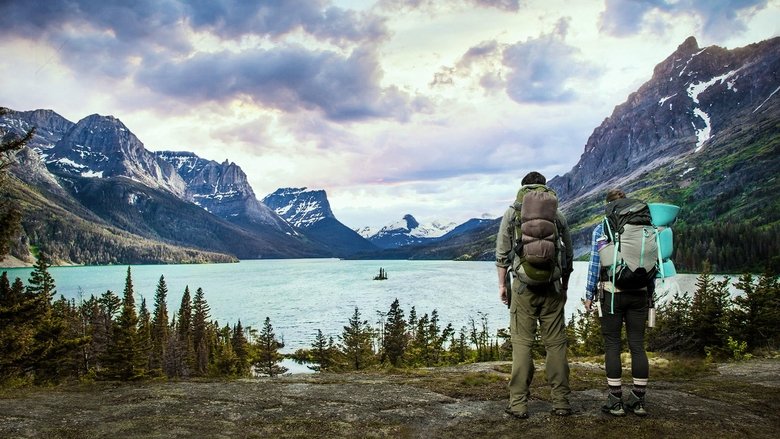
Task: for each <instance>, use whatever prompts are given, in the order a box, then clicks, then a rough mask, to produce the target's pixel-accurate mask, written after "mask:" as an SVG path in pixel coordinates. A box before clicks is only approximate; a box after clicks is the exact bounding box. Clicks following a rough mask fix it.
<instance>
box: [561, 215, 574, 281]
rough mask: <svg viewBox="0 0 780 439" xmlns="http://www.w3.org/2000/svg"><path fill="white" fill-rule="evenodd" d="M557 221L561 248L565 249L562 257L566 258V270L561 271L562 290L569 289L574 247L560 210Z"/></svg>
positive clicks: (566, 223) (572, 269) (567, 225)
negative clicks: (561, 242) (561, 243)
mask: <svg viewBox="0 0 780 439" xmlns="http://www.w3.org/2000/svg"><path fill="white" fill-rule="evenodd" d="M558 222H559V223H560V226H561V227H560V229H561V232H560V233H561V241H563V248H564V249H565V250H566V253H565V254H564V255H563V257H564V258H566V264H565V266H566V270H565V272H564V273H561V276H562V278H563V279H562V284H561V286H562V288H563V289H564V290H568V289H569V277H570V276H571V272H572V271H574V247H573V246H572V243H571V232H570V231H569V224H568V222H567V221H566V217H565V216H563V213H561V211H560V210H559V211H558Z"/></svg>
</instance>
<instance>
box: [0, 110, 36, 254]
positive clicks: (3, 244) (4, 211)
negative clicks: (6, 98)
mask: <svg viewBox="0 0 780 439" xmlns="http://www.w3.org/2000/svg"><path fill="white" fill-rule="evenodd" d="M10 111H11V110H9V109H8V108H5V107H0V117H2V116H3V115H5V114H8V113H9V112H10ZM3 134H5V133H3V132H2V131H0V137H2V136H3ZM34 134H35V128H33V129H31V130H30V131H28V132H27V133H26V134H25V135H24V136H22V137H16V136H14V137H11V138H5V137H2V139H0V140H1V141H0V259H2V258H3V256H5V255H6V254H8V252H9V250H10V241H11V238H12V237H14V236H15V235H16V232H17V231H18V229H19V224H20V221H21V219H22V214H21V211H20V210H19V206H18V205H17V203H15V202H14V200H13V199H12V198H10V197H9V196H8V190H7V188H6V186H7V179H6V175H5V173H6V170H7V168H8V166H10V165H11V163H12V161H13V155H14V153H15V152H16V151H18V150H20V149H21V148H22V147H23V146H24V145H25V144H26V143H27V142H29V141H30V139H32V136H33V135H34Z"/></svg>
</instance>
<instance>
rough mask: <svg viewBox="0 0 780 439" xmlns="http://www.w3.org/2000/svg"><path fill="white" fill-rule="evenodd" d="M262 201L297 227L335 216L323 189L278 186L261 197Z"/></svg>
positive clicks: (310, 224)
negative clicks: (270, 192) (278, 187)
mask: <svg viewBox="0 0 780 439" xmlns="http://www.w3.org/2000/svg"><path fill="white" fill-rule="evenodd" d="M262 202H263V204H265V205H266V206H268V207H270V208H271V209H273V210H274V211H275V212H276V213H277V214H278V215H279V216H281V217H282V218H284V219H285V220H286V221H287V222H288V223H290V224H292V225H293V226H295V227H298V228H308V227H311V226H313V225H314V224H316V223H318V222H320V221H322V220H324V219H326V218H335V216H334V215H333V211H332V210H331V208H330V203H329V202H328V195H327V194H326V193H325V191H324V190H308V189H307V188H305V187H302V188H280V189H277V190H276V191H274V192H273V193H272V194H269V195H267V196H266V197H265V198H263V199H262Z"/></svg>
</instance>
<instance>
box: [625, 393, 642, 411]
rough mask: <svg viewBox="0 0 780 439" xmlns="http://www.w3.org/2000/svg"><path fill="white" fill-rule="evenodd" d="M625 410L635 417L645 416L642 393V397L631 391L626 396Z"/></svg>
mask: <svg viewBox="0 0 780 439" xmlns="http://www.w3.org/2000/svg"><path fill="white" fill-rule="evenodd" d="M626 409H627V410H628V411H631V412H634V414H635V415H637V416H647V410H645V394H644V393H643V394H642V396H639V395H637V394H636V393H634V391H633V390H632V391H631V393H629V394H628V400H627V401H626Z"/></svg>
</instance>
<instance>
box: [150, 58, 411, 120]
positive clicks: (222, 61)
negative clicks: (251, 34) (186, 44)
mask: <svg viewBox="0 0 780 439" xmlns="http://www.w3.org/2000/svg"><path fill="white" fill-rule="evenodd" d="M381 74H382V72H381V69H380V68H379V64H378V62H377V59H376V56H375V54H374V53H373V52H371V51H366V50H360V49H357V50H355V51H354V52H352V54H351V55H350V56H348V57H344V56H341V55H340V54H338V53H336V52H332V51H318V52H315V51H310V50H306V49H303V48H301V47H286V48H274V49H270V50H264V49H255V50H247V51H244V52H241V53H233V52H229V51H224V52H219V53H201V54H197V55H195V56H193V57H192V58H188V59H185V60H182V61H167V62H162V63H160V64H159V65H156V66H154V67H153V68H149V69H147V70H145V71H142V72H141V73H139V76H138V79H139V82H140V83H142V84H144V85H146V86H148V87H150V88H151V89H153V90H154V91H156V92H158V93H161V94H164V95H167V96H171V97H175V98H177V99H182V100H185V101H193V102H198V101H202V100H209V101H222V102H225V101H229V100H231V99H237V98H242V97H247V98H249V99H251V100H252V101H254V102H256V103H257V104H260V105H262V106H265V107H270V108H277V109H280V110H283V111H288V112H289V111H299V110H301V109H307V110H311V109H319V110H321V111H322V112H323V113H324V114H326V115H327V117H328V118H330V119H334V120H355V119H365V118H372V117H394V118H397V119H399V120H404V119H406V118H407V117H408V112H409V109H408V106H409V98H408V97H406V96H405V95H404V94H402V93H401V92H399V91H398V90H397V89H394V88H386V89H381V88H380V87H379V86H378V85H377V84H378V81H379V79H380V77H381Z"/></svg>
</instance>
